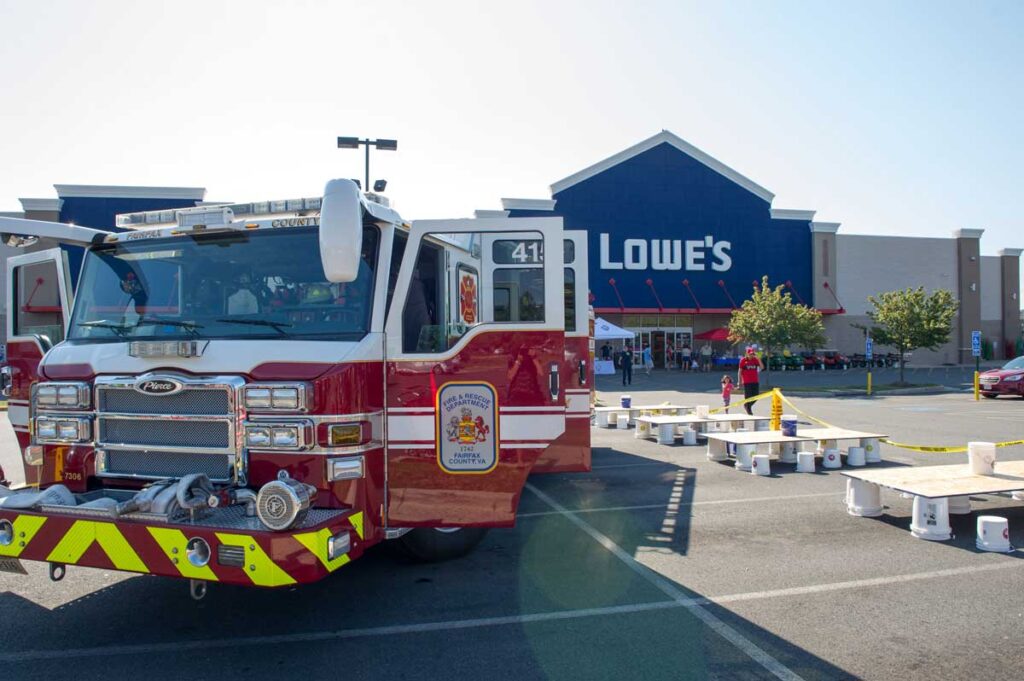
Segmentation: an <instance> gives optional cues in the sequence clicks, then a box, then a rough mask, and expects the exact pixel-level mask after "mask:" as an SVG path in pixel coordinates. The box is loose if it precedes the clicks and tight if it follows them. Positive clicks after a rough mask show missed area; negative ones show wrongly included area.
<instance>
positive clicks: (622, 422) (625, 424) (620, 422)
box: [615, 414, 629, 430]
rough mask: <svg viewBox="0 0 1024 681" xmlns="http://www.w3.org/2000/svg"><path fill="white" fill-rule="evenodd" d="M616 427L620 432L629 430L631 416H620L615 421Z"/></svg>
mask: <svg viewBox="0 0 1024 681" xmlns="http://www.w3.org/2000/svg"><path fill="white" fill-rule="evenodd" d="M615 427H616V428H618V429H619V430H626V429H627V428H629V414H619V418H617V419H616V420H615Z"/></svg>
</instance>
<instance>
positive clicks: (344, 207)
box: [320, 180, 363, 283]
mask: <svg viewBox="0 0 1024 681" xmlns="http://www.w3.org/2000/svg"><path fill="white" fill-rule="evenodd" d="M362 242H363V208H362V205H361V204H360V201H359V188H358V187H356V185H355V183H354V182H352V180H331V181H330V182H328V183H327V186H326V187H324V199H323V203H322V204H321V206H320V260H321V262H322V263H323V266H324V274H326V275H327V280H328V281H336V282H342V283H344V282H350V281H355V279H356V276H357V275H358V274H359V255H360V253H359V245H360V244H361V243H362Z"/></svg>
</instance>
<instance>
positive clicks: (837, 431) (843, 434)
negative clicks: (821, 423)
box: [796, 427, 889, 440]
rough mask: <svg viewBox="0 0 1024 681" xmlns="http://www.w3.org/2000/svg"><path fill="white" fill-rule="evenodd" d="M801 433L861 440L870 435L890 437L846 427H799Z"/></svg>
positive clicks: (819, 436)
mask: <svg viewBox="0 0 1024 681" xmlns="http://www.w3.org/2000/svg"><path fill="white" fill-rule="evenodd" d="M796 432H797V433H799V434H800V435H808V436H810V437H813V438H814V439H815V440H861V439H864V438H868V437H876V438H883V437H889V436H888V435H885V434H882V433H868V432H864V431H860V430H847V429H846V428H799V427H798V428H797V429H796Z"/></svg>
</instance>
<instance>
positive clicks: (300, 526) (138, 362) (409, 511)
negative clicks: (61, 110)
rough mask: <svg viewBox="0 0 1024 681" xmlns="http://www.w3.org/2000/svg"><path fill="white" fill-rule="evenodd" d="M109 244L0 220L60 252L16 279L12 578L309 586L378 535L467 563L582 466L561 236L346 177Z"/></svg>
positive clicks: (587, 373) (585, 326)
mask: <svg viewBox="0 0 1024 681" xmlns="http://www.w3.org/2000/svg"><path fill="white" fill-rule="evenodd" d="M118 226H119V227H121V228H123V229H124V231H120V232H103V231H99V230H92V229H87V228H82V227H74V226H70V225H64V224H58V223H41V222H35V221H28V220H18V219H12V218H0V232H3V238H4V241H5V243H7V244H8V245H30V244H32V243H34V242H36V240H37V239H39V238H42V239H52V240H56V241H59V242H61V243H62V244H63V247H61V248H53V249H49V250H41V251H37V252H30V253H27V254H25V255H19V256H15V257H11V258H9V259H8V282H9V284H8V291H7V309H8V316H7V358H8V366H7V368H6V369H5V371H6V372H7V377H6V378H7V382H8V387H7V390H8V392H9V396H8V404H9V416H10V419H11V423H12V425H13V426H14V428H15V430H16V431H17V436H18V441H19V445H20V447H21V450H22V452H21V454H22V457H23V459H24V463H25V478H26V482H27V486H26V487H25V488H22V489H19V490H17V491H12V490H10V489H8V488H7V487H2V486H0V567H2V568H3V569H6V570H9V571H10V570H14V571H18V570H22V571H23V568H22V566H21V562H20V561H22V560H36V561H45V562H48V563H49V564H50V576H51V578H53V579H60V578H62V577H63V575H64V571H65V566H66V565H69V564H74V565H81V566H89V567H99V568H104V569H115V570H124V571H129V572H138V573H150V574H158V575H164V576H169V577H181V578H186V579H189V580H191V589H192V595H193V597H196V598H199V597H202V595H203V594H204V593H205V591H206V585H207V584H208V583H209V582H227V583H233V584H244V585H255V586H261V587H278V586H286V585H293V584H299V583H306V582H312V581H315V580H319V579H321V578H323V577H326V576H327V575H329V574H330V573H332V572H334V571H335V570H337V569H338V568H340V567H341V566H343V565H345V564H346V563H348V562H350V561H351V560H353V559H355V558H358V557H359V556H360V555H361V554H362V553H363V552H364V551H365V550H366V549H367V548H368V547H370V546H372V545H374V544H377V543H379V542H382V541H384V540H386V539H392V540H397V541H399V542H401V544H402V546H403V547H404V549H405V550H406V551H407V552H409V553H411V554H412V555H414V556H416V557H418V558H420V559H424V560H440V559H445V558H450V557H454V556H458V555H461V554H463V553H465V552H467V551H469V550H471V549H472V548H473V547H474V546H475V545H476V544H477V543H478V542H479V541H480V539H481V537H482V536H483V533H484V532H485V531H486V529H487V528H490V527H509V526H512V525H513V524H514V523H515V518H516V509H517V506H518V504H519V499H520V495H521V493H522V489H523V486H524V484H525V482H526V478H527V476H528V475H529V474H530V473H538V472H554V471H584V470H588V469H589V467H590V436H589V391H590V387H591V383H592V380H593V375H592V367H591V364H592V363H591V360H590V358H591V354H590V353H591V348H590V339H589V336H590V334H589V319H588V299H587V298H588V287H587V242H586V238H585V233H583V232H571V231H565V230H564V229H563V226H562V222H561V219H560V218H516V219H508V218H502V219H466V220H426V221H419V222H413V223H412V224H409V223H406V222H403V220H402V219H401V218H400V217H399V215H398V214H397V213H396V212H395V211H394V210H392V209H391V208H390V207H389V206H388V204H387V201H386V199H384V198H383V197H379V196H376V195H373V194H368V193H367V194H364V193H360V191H359V189H358V187H357V186H356V185H355V184H354V183H353V182H351V181H348V180H332V181H331V182H329V183H328V184H327V186H326V188H325V190H324V194H323V196H322V197H317V198H313V199H296V200H285V201H266V202H254V203H247V204H232V205H216V206H202V207H197V208H188V209H178V210H170V211H155V212H147V213H135V214H128V215H121V216H118ZM72 246H77V247H81V248H83V249H84V251H80V252H79V255H80V256H81V267H80V270H79V274H78V276H77V277H75V278H74V282H72V279H73V277H72V276H71V268H70V267H69V253H72V254H74V252H75V251H76V250H78V249H75V248H73V247H72ZM37 247H38V245H37ZM75 269H76V270H78V269H79V268H77V267H76V268H75ZM73 284H74V285H73ZM8 472H10V471H8ZM9 477H10V476H9Z"/></svg>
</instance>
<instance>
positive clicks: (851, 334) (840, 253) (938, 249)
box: [825, 234, 957, 364]
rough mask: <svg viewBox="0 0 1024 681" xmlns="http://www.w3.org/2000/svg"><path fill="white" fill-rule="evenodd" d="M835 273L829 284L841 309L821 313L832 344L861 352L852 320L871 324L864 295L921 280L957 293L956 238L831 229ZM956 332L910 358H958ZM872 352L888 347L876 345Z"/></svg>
mask: <svg viewBox="0 0 1024 681" xmlns="http://www.w3.org/2000/svg"><path fill="white" fill-rule="evenodd" d="M835 250H836V276H835V281H834V282H833V283H832V286H833V287H834V288H835V291H836V293H837V295H838V297H839V300H841V301H842V303H843V307H844V308H845V309H846V314H841V315H829V316H827V317H825V333H826V334H827V335H828V337H829V343H830V346H831V347H835V348H837V349H839V350H840V351H842V352H846V353H855V352H861V353H862V352H864V333H863V332H862V331H861V330H860V329H857V328H854V327H853V326H852V325H853V324H862V325H864V326H868V325H870V322H871V320H870V319H868V316H867V312H868V310H870V309H871V304H870V303H869V302H868V296H870V295H877V294H879V293H882V292H884V291H893V290H896V289H905V288H908V287H917V286H924V287H925V289H926V290H928V291H934V290H936V289H940V288H943V289H947V290H949V291H952V292H953V295H954V297H956V296H957V274H956V273H957V242H956V240H955V239H936V238H918V237H893V236H870V235H863V234H837V235H836V249H835ZM956 336H957V334H956V330H955V329H954V333H953V338H954V340H953V341H951V342H950V343H948V344H946V345H945V346H943V347H941V348H939V349H938V350H937V351H936V352H931V351H928V350H915V351H914V354H913V356H912V358H911V363H912V364H946V363H954V362H956V361H957V352H956V349H957V343H956V341H955V338H956ZM875 352H878V353H885V352H892V349H891V348H885V347H879V346H876V349H875Z"/></svg>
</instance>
